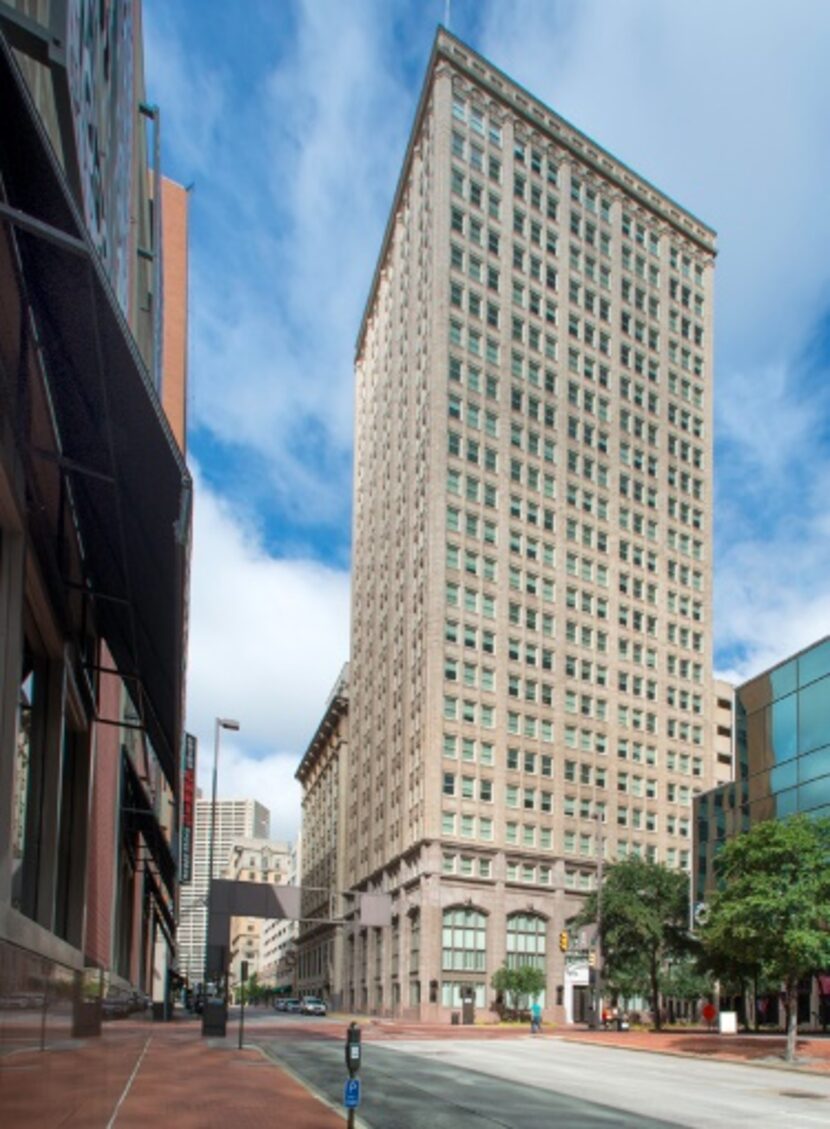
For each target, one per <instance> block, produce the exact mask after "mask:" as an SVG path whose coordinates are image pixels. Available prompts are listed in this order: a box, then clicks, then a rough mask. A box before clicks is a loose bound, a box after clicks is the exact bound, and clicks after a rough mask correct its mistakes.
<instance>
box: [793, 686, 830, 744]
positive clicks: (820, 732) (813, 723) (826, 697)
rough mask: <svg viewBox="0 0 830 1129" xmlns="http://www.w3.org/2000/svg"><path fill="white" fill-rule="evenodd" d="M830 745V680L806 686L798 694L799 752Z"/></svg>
mask: <svg viewBox="0 0 830 1129" xmlns="http://www.w3.org/2000/svg"><path fill="white" fill-rule="evenodd" d="M827 744H830V678H821V679H819V681H818V682H813V683H811V685H809V686H805V688H804V689H803V690H800V691H799V694H798V751H799V752H800V753H808V752H810V750H811V749H817V748H819V747H820V746H821V745H827Z"/></svg>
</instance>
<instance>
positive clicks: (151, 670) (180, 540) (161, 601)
mask: <svg viewBox="0 0 830 1129" xmlns="http://www.w3.org/2000/svg"><path fill="white" fill-rule="evenodd" d="M0 107H2V109H1V110H0V175H1V176H2V181H0V183H1V184H2V185H3V186H4V187H5V193H6V195H5V200H3V199H2V198H0V220H2V221H4V222H5V223H7V224H10V225H11V226H12V228H13V230H14V232H15V235H16V239H17V245H18V248H19V252H20V259H21V265H22V272H23V281H24V285H25V288H26V291H27V296H28V299H29V301H30V302H31V304H32V307H33V309H34V311H35V316H36V320H37V324H38V331H39V333H40V335H41V347H42V350H43V356H44V360H45V366H44V367H45V377H46V381H47V383H48V386H49V392H50V396H51V401H52V409H53V411H54V416H55V420H56V425H57V431H58V435H59V439H60V446H61V451H60V456H61V458H60V465H61V467H62V470H63V472H64V473H65V474H66V475H67V476H68V478H69V479H70V481H71V487H72V496H73V500H74V503H75V507H76V513H77V521H78V528H79V535H80V540H81V544H82V551H83V555H84V562H85V583H86V585H87V588H88V590H89V592H90V593H91V594H92V595H93V596H94V602H95V608H96V621H97V625H98V629H99V630H100V632H101V635H102V636H103V637H104V639H105V640H106V642H107V645H108V647H109V650H110V652H111V654H112V656H113V658H114V659H115V662H116V665H117V667H118V669H119V672H120V673H121V674H122V675H123V676H125V678H126V680H127V685H128V687H129V689H130V691H131V692H132V693H133V695H134V697H135V700H136V706H137V707H138V710H139V713H140V716H141V720H142V723H143V724H144V726H145V727H146V730H147V733H148V736H149V738H150V740H151V742H152V744H153V747H154V749H155V752H156V754H157V756H158V758H159V762H160V764H161V766H162V769H163V771H164V773H165V775H166V776H167V778H168V780H170V781H171V783H172V782H174V781H175V778H176V766H177V761H178V755H179V745H180V734H181V728H182V702H183V663H184V644H185V628H186V621H185V609H186V577H187V554H188V551H189V529H190V504H191V480H190V477H189V475H188V472H187V468H186V466H185V463H184V459H183V456H182V454H181V452H180V450H179V448H178V446H177V445H176V442H175V440H174V438H173V436H172V433H171V431H170V428H169V426H168V424H167V420H166V419H165V417H164V414H163V412H162V409H161V405H160V402H159V399H158V396H157V394H156V392H155V390H154V389H153V386H152V383H151V381H150V378H149V375H148V373H147V370H146V367H145V365H144V363H143V361H142V359H141V357H140V355H139V353H138V350H137V348H136V345H135V342H134V339H133V336H132V334H131V332H130V330H129V327H128V326H127V323H126V321H125V319H124V317H123V314H122V312H121V310H120V308H119V306H118V303H117V301H116V299H115V296H114V293H113V290H112V287H111V286H110V283H109V280H108V279H107V277H106V274H105V272H104V270H103V268H102V266H101V264H100V262H99V260H98V257H97V255H96V254H95V252H94V250H93V248H92V245H91V243H90V241H89V238H88V236H87V233H86V229H85V227H84V225H83V223H82V222H81V219H80V214H79V212H78V209H77V208H76V206H75V203H74V201H73V198H72V195H71V192H70V189H69V185H68V183H67V181H66V178H65V177H64V175H63V173H62V171H61V168H60V166H59V164H58V162H57V160H56V158H55V156H54V154H53V152H52V149H51V146H50V143H49V141H48V139H47V137H46V134H45V132H44V130H43V127H42V124H41V122H40V120H39V117H38V115H37V112H36V110H35V108H34V106H33V104H32V102H31V98H30V96H29V93H28V91H27V89H26V87H25V83H24V81H23V79H22V77H21V76H20V73H19V71H18V69H17V66H16V64H15V62H14V60H13V57H12V54H11V51H10V50H9V47H8V44H7V42H6V40H5V38H4V37H3V35H2V34H0ZM0 191H2V189H0Z"/></svg>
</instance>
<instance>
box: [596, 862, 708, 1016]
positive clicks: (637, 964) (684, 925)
mask: <svg viewBox="0 0 830 1129" xmlns="http://www.w3.org/2000/svg"><path fill="white" fill-rule="evenodd" d="M600 894H601V903H600ZM600 910H601V912H599V911H600ZM688 914H689V879H688V876H687V875H686V874H684V873H682V872H681V871H676V870H669V868H668V867H666V866H663V865H662V864H660V863H656V862H649V861H647V860H646V859H642V858H638V857H636V856H634V857H631V858H627V859H623V860H621V861H620V862H617V863H614V864H613V865H612V866H610V867H609V868H608V870H607V871H606V874H605V881H604V882H603V884H602V888H601V891H599V890H593V891H592V892H591V893H590V894H589V896H588V897H587V898H586V900H585V904H584V906H583V907H582V910H581V911H580V913H579V914H578V915H577V917H576V919H575V922H574V924H575V925H576V926H577V927H579V926H581V925H589V924H593V923H596V922H597V921H598V920H599V921H601V927H600V943H601V946H602V957H603V971H604V974H605V976H606V978H607V981H608V982H609V983H611V984H619V985H623V984H626V985H628V986H630V987H633V986H634V985H635V984H636V985H637V986H638V987H639V988H640V990H642V991H643V994H644V995H647V996H648V997H649V999H650V1000H651V1012H652V1016H653V1021H654V1026H655V1028H656V1029H657V1030H658V1031H659V1030H660V1027H661V1008H660V1004H661V981H662V979H663V978H664V976H665V975H666V974H667V972H668V969H669V967H670V965H671V964H672V962H676V961H678V960H680V959H681V958H682V957H684V956H685V954H687V953H688V951H689V948H690V940H689V934H688Z"/></svg>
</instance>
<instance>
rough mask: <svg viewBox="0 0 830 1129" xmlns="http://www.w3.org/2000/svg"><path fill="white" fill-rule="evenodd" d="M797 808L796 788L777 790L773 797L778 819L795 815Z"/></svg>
mask: <svg viewBox="0 0 830 1129" xmlns="http://www.w3.org/2000/svg"><path fill="white" fill-rule="evenodd" d="M798 810H799V807H798V789H797V788H788V789H787V791H786V792H779V793H778V795H777V796H776V797H775V812H776V815H777V816H778V818H779V819H783V818H784V817H785V816H787V815H795V813H796V812H797V811H798Z"/></svg>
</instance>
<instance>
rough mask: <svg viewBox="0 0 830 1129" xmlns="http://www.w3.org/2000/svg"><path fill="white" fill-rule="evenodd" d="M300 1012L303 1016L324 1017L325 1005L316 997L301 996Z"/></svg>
mask: <svg viewBox="0 0 830 1129" xmlns="http://www.w3.org/2000/svg"><path fill="white" fill-rule="evenodd" d="M300 1011H301V1012H302V1013H303V1015H325V1014H326V1005H325V1003H324V1002H323V1001H322V1000H321V999H320V998H319V997H318V996H303V1002H302V1003H301V1004H300Z"/></svg>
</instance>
